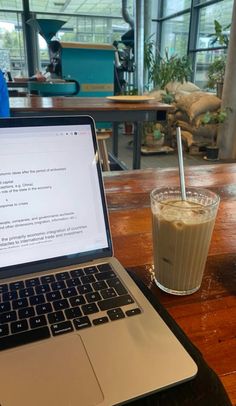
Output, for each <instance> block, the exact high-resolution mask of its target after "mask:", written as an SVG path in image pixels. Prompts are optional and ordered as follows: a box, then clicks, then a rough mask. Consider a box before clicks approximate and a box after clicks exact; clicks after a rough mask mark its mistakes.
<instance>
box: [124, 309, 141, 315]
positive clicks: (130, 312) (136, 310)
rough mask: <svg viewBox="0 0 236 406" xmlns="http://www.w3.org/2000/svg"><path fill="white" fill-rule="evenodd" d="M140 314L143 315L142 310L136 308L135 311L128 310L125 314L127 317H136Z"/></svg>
mask: <svg viewBox="0 0 236 406" xmlns="http://www.w3.org/2000/svg"><path fill="white" fill-rule="evenodd" d="M140 313H141V310H140V309H139V308H138V307H136V308H135V309H131V310H127V311H126V312H125V314H126V316H128V317H130V316H135V315H136V314H140Z"/></svg>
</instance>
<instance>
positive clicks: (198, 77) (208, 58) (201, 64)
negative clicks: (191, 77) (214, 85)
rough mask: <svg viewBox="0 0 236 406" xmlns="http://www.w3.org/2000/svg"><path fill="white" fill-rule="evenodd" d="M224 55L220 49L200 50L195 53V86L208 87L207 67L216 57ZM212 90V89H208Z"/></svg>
mask: <svg viewBox="0 0 236 406" xmlns="http://www.w3.org/2000/svg"><path fill="white" fill-rule="evenodd" d="M222 55H224V51H223V50H222V49H220V50H215V51H202V52H197V55H196V74H195V83H196V85H197V86H199V87H201V88H202V89H204V88H206V87H208V86H207V82H208V68H209V65H210V64H211V63H212V62H213V61H214V60H216V59H219V58H220V57H221V56H222ZM210 90H212V91H213V89H210Z"/></svg>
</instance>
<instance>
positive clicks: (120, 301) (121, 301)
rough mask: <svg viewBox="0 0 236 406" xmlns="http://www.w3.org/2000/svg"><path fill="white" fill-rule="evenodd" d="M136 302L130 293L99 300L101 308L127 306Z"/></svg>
mask: <svg viewBox="0 0 236 406" xmlns="http://www.w3.org/2000/svg"><path fill="white" fill-rule="evenodd" d="M131 303H134V301H133V299H132V297H131V296H130V295H123V296H116V297H113V298H111V299H105V300H102V301H100V302H97V304H98V306H99V308H100V310H109V309H112V308H115V307H120V306H125V305H129V304H131Z"/></svg>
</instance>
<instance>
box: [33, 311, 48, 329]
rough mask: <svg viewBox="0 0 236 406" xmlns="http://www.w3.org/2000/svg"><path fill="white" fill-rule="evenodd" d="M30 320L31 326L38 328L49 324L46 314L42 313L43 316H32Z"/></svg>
mask: <svg viewBox="0 0 236 406" xmlns="http://www.w3.org/2000/svg"><path fill="white" fill-rule="evenodd" d="M29 322H30V327H31V328H38V327H43V326H46V325H47V320H46V317H45V316H44V314H42V315H41V316H36V317H31V318H30V319H29Z"/></svg>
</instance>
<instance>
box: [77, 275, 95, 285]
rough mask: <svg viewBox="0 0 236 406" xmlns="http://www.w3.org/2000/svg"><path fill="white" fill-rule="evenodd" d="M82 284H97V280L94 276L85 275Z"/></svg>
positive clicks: (82, 277)
mask: <svg viewBox="0 0 236 406" xmlns="http://www.w3.org/2000/svg"><path fill="white" fill-rule="evenodd" d="M80 279H81V282H82V284H83V285H84V284H86V283H92V282H95V281H96V279H95V278H94V275H85V276H81V278H80Z"/></svg>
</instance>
